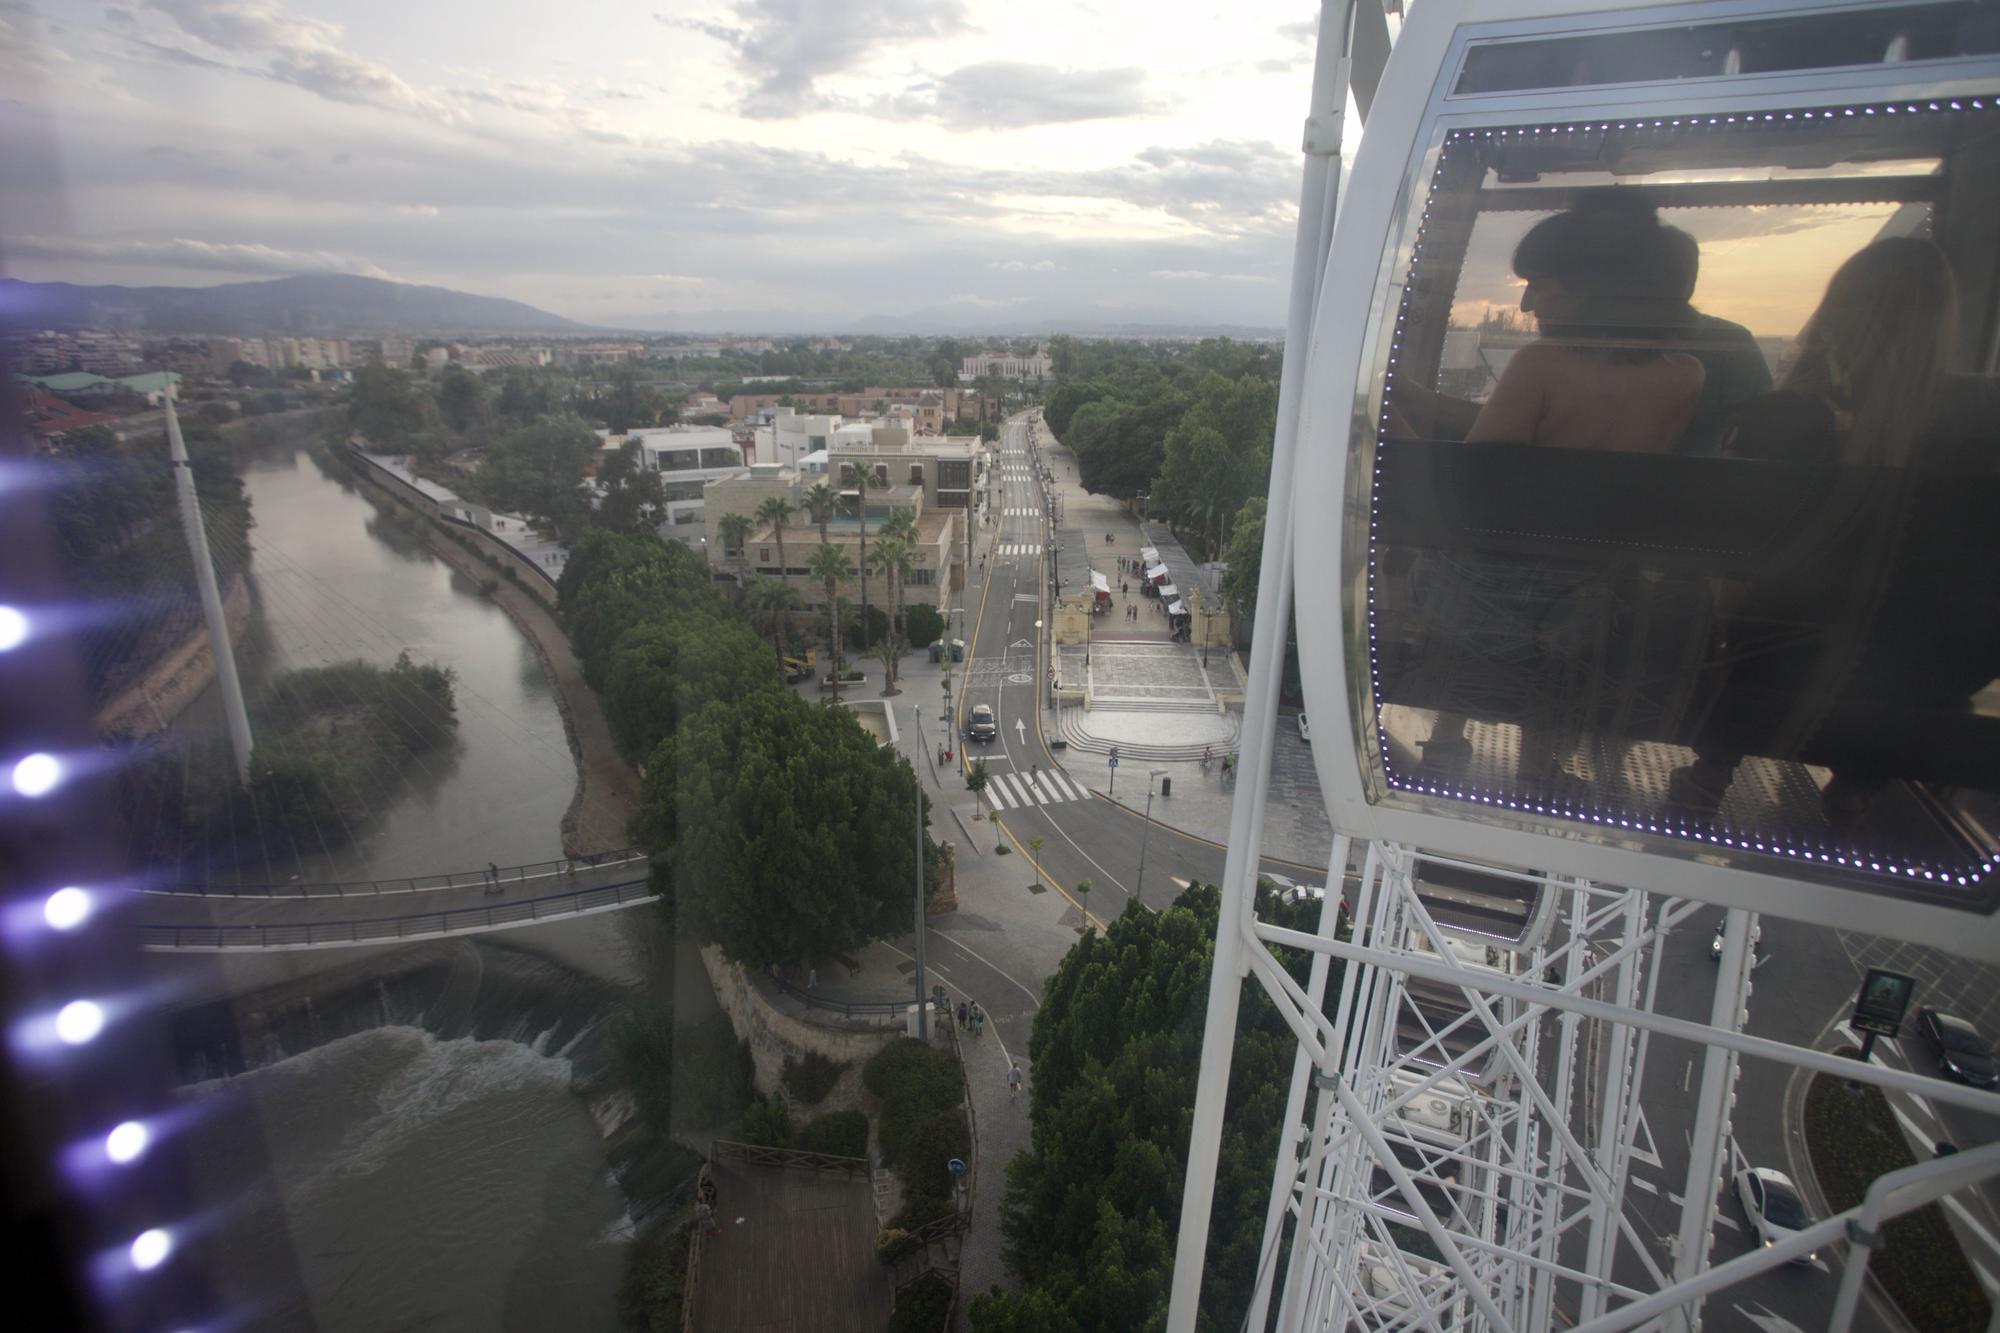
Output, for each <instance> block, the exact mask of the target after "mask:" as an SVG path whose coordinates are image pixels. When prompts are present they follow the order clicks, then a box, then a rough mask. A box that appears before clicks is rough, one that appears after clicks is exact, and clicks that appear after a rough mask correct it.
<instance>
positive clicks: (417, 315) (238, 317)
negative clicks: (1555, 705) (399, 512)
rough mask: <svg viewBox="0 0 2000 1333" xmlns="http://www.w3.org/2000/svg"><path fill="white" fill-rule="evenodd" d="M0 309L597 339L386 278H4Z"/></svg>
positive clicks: (294, 327) (480, 300)
mask: <svg viewBox="0 0 2000 1333" xmlns="http://www.w3.org/2000/svg"><path fill="white" fill-rule="evenodd" d="M0 310H5V311H7V312H8V318H9V322H10V323H18V324H24V325H27V326H28V327H32V328H58V329H67V328H95V329H128V330H134V331H145V332H149V333H216V334H236V335H245V334H258V333H321V334H334V333H408V334H437V335H446V334H481V333H588V332H591V331H592V329H591V328H590V326H588V325H584V324H578V323H576V322H575V321H574V320H568V319H564V318H562V317H561V316H560V315H551V314H550V313H548V312H547V311H546V310H537V309H535V308H534V307H533V306H531V305H523V304H522V303H521V302H519V301H508V300H503V299H501V298H499V297H493V296H472V295H469V294H467V293H465V292H455V291H451V290H450V289H448V288H445V287H419V286H416V285H414V284H412V283H406V282H385V281H383V280H382V279H380V278H357V277H350V276H346V275H342V274H311V275H305V276H300V277H296V278H273V279H270V280H269V281H266V282H231V283H224V284H222V285H221V286H217V287H79V286H77V285H75V284H73V283H67V282H21V281H18V280H16V279H12V278H6V279H0Z"/></svg>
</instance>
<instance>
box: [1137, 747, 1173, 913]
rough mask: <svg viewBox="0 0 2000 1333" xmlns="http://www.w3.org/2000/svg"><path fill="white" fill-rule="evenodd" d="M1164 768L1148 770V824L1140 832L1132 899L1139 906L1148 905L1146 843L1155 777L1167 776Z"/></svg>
mask: <svg viewBox="0 0 2000 1333" xmlns="http://www.w3.org/2000/svg"><path fill="white" fill-rule="evenodd" d="M1166 772H1167V770H1166V769H1164V768H1149V769H1147V770H1146V826H1145V828H1144V829H1143V830H1141V831H1140V834H1139V882H1138V884H1137V885H1136V886H1135V887H1134V888H1133V890H1132V899H1133V901H1134V902H1136V903H1138V904H1139V906H1141V907H1144V906H1145V905H1146V844H1147V843H1148V842H1149V841H1151V837H1152V832H1153V779H1155V778H1160V777H1165V776H1166Z"/></svg>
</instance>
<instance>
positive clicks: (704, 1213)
mask: <svg viewBox="0 0 2000 1333" xmlns="http://www.w3.org/2000/svg"><path fill="white" fill-rule="evenodd" d="M694 1219H695V1222H696V1224H697V1225H699V1226H700V1227H701V1234H702V1235H704V1236H714V1235H717V1234H719V1233H720V1232H721V1231H722V1228H721V1227H719V1226H717V1225H716V1224H715V1208H714V1207H713V1206H712V1205H711V1204H710V1203H709V1202H708V1201H707V1200H706V1199H704V1200H702V1201H701V1202H700V1203H698V1204H696V1205H695V1206H694Z"/></svg>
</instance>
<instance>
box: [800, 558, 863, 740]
mask: <svg viewBox="0 0 2000 1333" xmlns="http://www.w3.org/2000/svg"><path fill="white" fill-rule="evenodd" d="M808 563H809V564H810V565H811V567H812V572H813V573H815V574H817V575H819V577H821V578H822V579H825V580H826V615H827V619H828V620H830V621H832V622H833V662H832V669H833V701H834V702H835V703H839V702H840V581H841V580H842V579H844V578H847V577H849V576H850V575H852V574H853V573H854V566H853V564H852V563H851V562H849V560H848V558H847V552H845V551H843V550H841V549H840V548H839V547H838V546H835V545H834V544H833V543H832V542H821V543H820V544H819V549H818V550H817V551H814V552H813V553H812V559H811V560H810V561H809V562H808Z"/></svg>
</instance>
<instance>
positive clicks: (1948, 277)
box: [1670, 236, 1991, 824]
mask: <svg viewBox="0 0 2000 1333" xmlns="http://www.w3.org/2000/svg"><path fill="white" fill-rule="evenodd" d="M1957 305H1958V302H1957V294H1956V285H1955V283H1954V281H1953V278H1952V273H1951V268H1950V265H1948V264H1947V263H1946V262H1945V258H1944V255H1943V253H1942V252H1940V251H1939V250H1938V248H1937V247H1936V246H1935V245H1933V244H1931V243H1930V242H1929V241H1927V240H1922V239H1920V238H1917V237H1910V236H1898V237H1887V238H1884V239H1882V240H1878V241H1875V242H1873V243H1872V244H1870V245H1868V246H1865V247H1864V248H1862V249H1861V250H1859V251H1858V252H1856V253H1855V254H1854V255H1852V256H1850V257H1849V258H1848V260H1847V261H1846V262H1845V263H1843V264H1842V265H1841V266H1840V268H1839V269H1838V270H1836V271H1835V273H1834V275H1833V278H1832V279H1831V281H1829V282H1828V283H1827V289H1826V295H1825V296H1824V297H1823V298H1821V300H1820V303H1819V306H1818V308H1817V309H1815V310H1814V311H1813V313H1812V316H1811V318H1809V319H1808V320H1807V321H1806V325H1805V328H1804V329H1803V330H1802V331H1801V332H1800V334H1799V339H1798V351H1797V354H1796V356H1795V358H1794V359H1793V362H1792V364H1791V366H1790V368H1789V369H1788V370H1787V371H1786V372H1785V374H1784V375H1783V377H1782V378H1781V380H1780V382H1779V387H1778V389H1777V390H1776V391H1775V392H1773V393H1771V394H1768V395H1766V396H1765V397H1764V398H1762V399H1759V400H1757V401H1755V402H1753V403H1748V404H1745V405H1744V406H1743V407H1742V409H1740V410H1739V411H1738V412H1737V413H1736V414H1735V416H1736V421H1735V424H1734V426H1733V427H1732V428H1731V429H1730V431H1729V433H1728V435H1727V437H1726V439H1725V442H1724V452H1725V453H1727V454H1730V455H1733V456H1736V457H1741V458H1755V459H1768V460H1774V461H1781V462H1790V463H1801V464H1809V465H1821V466H1824V465H1839V471H1838V473H1837V474H1835V475H1836V477H1837V478H1838V480H1837V481H1836V483H1835V485H1834V486H1833V488H1832V489H1831V490H1830V491H1829V493H1828V495H1827V496H1826V497H1824V498H1823V499H1822V500H1821V501H1820V503H1819V509H1820V518H1819V521H1818V523H1817V524H1816V529H1817V530H1816V531H1815V532H1814V533H1813V534H1812V536H1811V549H1810V550H1809V551H1802V552H1799V553H1795V554H1794V555H1793V556H1792V557H1791V559H1790V563H1789V567H1787V568H1785V569H1782V570H1775V571H1769V572H1767V573H1765V574H1763V575H1761V576H1759V577H1758V578H1756V579H1754V580H1752V581H1748V582H1742V583H1732V584H1726V585H1722V586H1719V587H1718V588H1717V589H1716V610H1717V612H1718V616H1719V621H1720V633H1719V645H1718V647H1719V652H1718V659H1719V668H1718V671H1719V684H1718V688H1717V689H1716V691H1715V694H1714V699H1713V703H1712V706H1711V708H1710V710H1709V712H1708V714H1707V716H1706V718H1705V719H1704V720H1703V722H1702V724H1701V725H1700V727H1699V728H1698V730H1697V736H1696V743H1695V754H1696V762H1695V763H1694V764H1692V765H1690V766H1688V767H1686V768H1682V769H1679V770H1677V771H1676V772H1675V773H1674V775H1673V782H1672V786H1671V788H1670V792H1671V799H1672V800H1673V802H1674V803H1675V804H1676V805H1678V806H1680V807H1682V808H1683V809H1685V810H1688V811H1691V812H1693V813H1696V814H1700V815H1704V816H1706V815H1712V814H1713V813H1714V812H1715V810H1716V809H1717V808H1718V807H1719V806H1720V804H1721V801H1722V798H1723V796H1724V794H1725V793H1726V792H1727V791H1728V788H1729V785H1730V782H1731V781H1732V780H1733V778H1734V776H1735V773H1736V768H1737V765H1738V764H1739V763H1740V762H1741V761H1742V759H1743V756H1744V755H1746V754H1761V755H1768V756H1771V757H1774V758H1780V759H1787V758H1794V757H1797V756H1798V755H1800V754H1801V753H1802V752H1804V751H1805V750H1806V749H1807V748H1809V747H1811V746H1813V745H1814V744H1815V740H1816V738H1818V740H1819V741H1820V742H1821V743H1822V748H1823V743H1824V742H1825V741H1826V739H1827V738H1828V737H1829V736H1830V735H1832V733H1833V732H1838V731H1840V730H1841V728H1840V727H1838V726H1836V727H1833V728H1832V729H1831V730H1829V727H1828V723H1829V719H1838V718H1839V717H1841V716H1843V715H1844V714H1845V713H1846V712H1850V711H1852V709H1853V708H1854V706H1856V705H1857V704H1869V703H1874V702H1879V701H1880V700H1881V699H1884V698H1888V697H1892V696H1894V697H1899V698H1901V699H1903V700H1905V701H1910V700H1915V699H1917V698H1918V696H1927V695H1934V696H1935V698H1926V699H1924V700H1923V702H1924V703H1925V704H1927V705H1932V706H1938V707H1950V706H1954V696H1957V702H1959V703H1962V696H1963V694H1964V689H1963V686H1962V682H1960V681H1959V680H1958V679H1957V677H1958V676H1959V675H1960V674H1963V673H1962V672H1960V671H1959V670H1958V669H1957V667H1958V666H1959V665H1961V664H1960V663H1959V662H1958V659H1959V658H1960V657H1962V656H1963V655H1964V653H1965V652H1967V651H1971V652H1973V654H1974V656H1982V655H1983V650H1977V649H1973V648H1971V647H1970V646H1969V645H1968V644H1961V645H1959V646H1958V647H1954V646H1953V645H1952V644H1948V643H1944V642H1940V643H1937V644H1935V645H1932V646H1931V647H1930V648H1928V649H1919V650H1918V651H1917V653H1916V658H1917V659H1918V660H1911V647H1912V645H1915V644H1918V643H1920V642H1922V641H1923V640H1925V639H1927V638H1928V637H1929V634H1930V631H1928V630H1927V629H1926V626H1927V625H1943V624H1948V623H1950V620H1951V617H1950V615H1949V614H1947V613H1948V612H1949V611H1951V610H1952V609H1953V608H1946V607H1932V606H1929V605H1927V603H1928V602H1929V600H1930V597H1928V596H1927V595H1925V594H1924V593H1923V592H1921V591H1920V589H1923V588H1925V587H1933V586H1942V585H1938V584H1935V578H1936V576H1937V575H1938V573H1939V568H1938V567H1939V566H1940V564H1941V563H1943V564H1949V563H1950V560H1949V558H1948V557H1946V558H1944V560H1943V561H1942V562H1941V560H1940V558H1939V556H1938V554H1937V553H1936V552H1933V551H1932V550H1931V549H1930V548H1931V547H1933V546H1935V545H1936V544H1937V534H1936V533H1928V532H1913V523H1915V524H1918V525H1919V526H1921V523H1920V521H1919V520H1916V519H1914V518H1913V512H1914V509H1915V504H1916V502H1915V500H1914V498H1913V497H1914V496H1915V495H1916V494H1917V490H1916V488H1917V486H1918V485H1919V480H1920V477H1921V474H1922V471H1923V470H1924V468H1925V467H1926V466H1927V464H1928V463H1929V462H1931V461H1934V460H1931V459H1930V458H1929V454H1930V453H1933V452H1936V450H1932V449H1930V448H1929V447H1928V446H1929V442H1930V440H1931V439H1932V438H1933V437H1934V436H1935V435H1936V433H1937V432H1936V428H1937V426H1938V423H1939V419H1940V413H1941V411H1942V409H1943V407H1944V402H1945V398H1946V394H1945V392H1944V390H1945V387H1946V383H1947V375H1948V372H1949V370H1950V365H1951V359H1952V353H1953V347H1954V341H1955V330H1956V327H1957ZM1913 539H1914V541H1915V544H1916V546H1915V547H1913V545H1912V543H1913ZM1916 547H1920V548H1922V549H1916ZM1976 637H1977V636H1976V635H1971V634H1969V632H1968V633H1967V634H1962V635H1960V638H1961V639H1962V640H1969V639H1970V638H1976ZM1969 661H1970V659H1968V663H1969ZM1990 665H1991V664H1990V663H1988V664H1986V666H1978V665H1976V664H1974V665H1973V666H1972V671H1971V674H1972V675H1973V676H1979V673H1980V672H1981V671H1985V673H1986V674H1985V676H1984V677H1980V678H1981V679H1985V678H1990V676H1991V671H1990V670H1989V669H1987V668H1988V667H1990ZM1849 748H1851V747H1849ZM1890 776H1891V775H1890V774H1889V773H1887V772H1885V771H1879V768H1878V766H1877V765H1874V764H1871V763H1870V762H1868V761H1867V760H1866V759H1862V760H1859V761H1858V762H1856V763H1844V764H1842V765H1841V766H1840V767H1839V768H1837V769H1836V771H1835V776H1834V778H1833V780H1832V782H1830V783H1829V784H1828V785H1827V787H1826V788H1825V789H1824V790H1823V792H1822V794H1821V797H1822V799H1821V804H1822V808H1823V810H1824V812H1825V814H1826V816H1827V818H1828V819H1829V820H1830V821H1831V822H1833V823H1835V824H1844V823H1848V822H1851V821H1852V820H1854V819H1856V818H1859V817H1860V815H1861V814H1862V813H1864V812H1865V811H1866V809H1867V807H1868V804H1869V801H1870V799H1871V798H1872V796H1873V794H1874V793H1875V791H1877V790H1879V789H1880V788H1881V787H1882V786H1883V785H1884V784H1885V783H1886V782H1887V781H1888V779H1889V777H1890Z"/></svg>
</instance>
